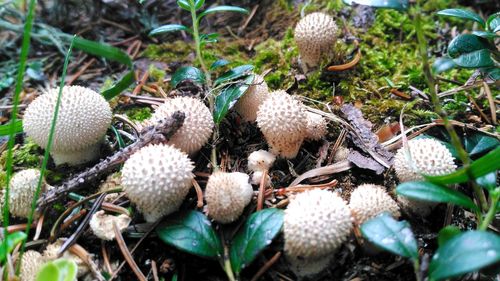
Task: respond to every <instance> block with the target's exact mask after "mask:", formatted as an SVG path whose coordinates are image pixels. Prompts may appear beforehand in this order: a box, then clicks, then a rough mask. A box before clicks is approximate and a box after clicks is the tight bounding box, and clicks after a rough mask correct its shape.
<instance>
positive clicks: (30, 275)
mask: <svg viewBox="0 0 500 281" xmlns="http://www.w3.org/2000/svg"><path fill="white" fill-rule="evenodd" d="M43 263H44V261H43V258H42V254H40V253H39V252H37V251H33V250H29V251H26V253H24V255H23V258H22V261H21V280H22V281H35V280H36V276H37V274H38V271H39V270H40V268H41V267H42V265H43Z"/></svg>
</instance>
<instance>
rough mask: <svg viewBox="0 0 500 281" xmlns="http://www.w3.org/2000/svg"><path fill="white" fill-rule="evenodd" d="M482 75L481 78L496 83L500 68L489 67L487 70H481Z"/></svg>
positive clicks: (499, 76)
mask: <svg viewBox="0 0 500 281" xmlns="http://www.w3.org/2000/svg"><path fill="white" fill-rule="evenodd" d="M481 72H482V73H483V76H484V77H485V78H486V77H487V78H490V79H492V80H493V81H498V80H500V68H498V67H489V68H483V69H482V70H481Z"/></svg>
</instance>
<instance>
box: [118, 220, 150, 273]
mask: <svg viewBox="0 0 500 281" xmlns="http://www.w3.org/2000/svg"><path fill="white" fill-rule="evenodd" d="M113 230H114V231H115V237H116V242H117V243H118V247H120V251H121V252H122V254H123V257H124V258H125V260H126V261H127V263H128V264H129V266H130V268H131V269H132V271H133V272H134V273H135V276H137V279H138V280H140V281H147V279H146V276H144V274H143V273H142V272H141V270H140V269H139V267H138V266H137V264H136V263H135V261H134V258H132V254H131V253H130V251H129V250H128V248H127V244H125V240H123V236H122V234H121V232H120V230H119V229H118V226H117V225H116V223H115V222H113Z"/></svg>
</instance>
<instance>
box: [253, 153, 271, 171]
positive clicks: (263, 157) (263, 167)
mask: <svg viewBox="0 0 500 281" xmlns="http://www.w3.org/2000/svg"><path fill="white" fill-rule="evenodd" d="M275 160H276V156H275V155H274V154H272V153H270V152H268V151H265V150H256V151H254V152H252V153H250V155H248V169H249V170H250V171H253V172H256V171H267V170H269V168H271V166H272V165H273V163H274V161H275Z"/></svg>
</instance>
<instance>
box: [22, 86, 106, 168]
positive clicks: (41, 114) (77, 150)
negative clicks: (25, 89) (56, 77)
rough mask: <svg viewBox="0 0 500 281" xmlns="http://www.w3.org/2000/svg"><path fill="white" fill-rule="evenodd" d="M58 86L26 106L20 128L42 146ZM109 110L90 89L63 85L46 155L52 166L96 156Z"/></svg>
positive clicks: (47, 133)
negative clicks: (48, 151)
mask: <svg viewBox="0 0 500 281" xmlns="http://www.w3.org/2000/svg"><path fill="white" fill-rule="evenodd" d="M58 93H59V88H55V89H50V90H49V91H48V92H47V93H45V94H43V95H41V96H39V97H37V98H36V99H35V100H34V101H33V102H32V103H30V104H29V105H28V107H27V108H26V112H25V114H24V118H23V128H24V131H25V132H26V134H27V135H28V136H29V137H30V138H32V139H33V140H34V141H35V142H36V143H37V144H38V145H39V146H40V147H42V148H44V149H46V148H47V145H48V138H49V132H50V127H51V123H52V118H53V114H54V110H55V105H56V101H57V97H58ZM111 118H112V112H111V108H110V107H109V104H108V102H107V101H106V100H105V99H104V97H103V96H102V95H100V94H98V93H96V92H94V91H92V90H91V89H88V88H85V87H80V86H65V87H64V88H63V90H62V96H61V104H60V107H59V114H58V116H57V122H56V126H55V133H54V138H53V142H52V148H51V151H50V154H51V156H52V158H53V159H54V162H55V164H56V165H60V164H63V163H67V164H69V165H78V164H82V163H85V162H88V161H91V160H95V159H97V158H98V157H99V150H100V145H101V143H102V141H103V140H104V135H105V134H106V131H107V130H108V128H109V126H110V125H111Z"/></svg>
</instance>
